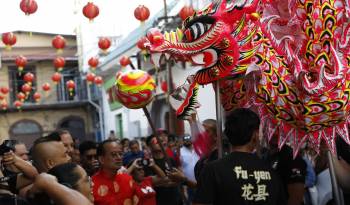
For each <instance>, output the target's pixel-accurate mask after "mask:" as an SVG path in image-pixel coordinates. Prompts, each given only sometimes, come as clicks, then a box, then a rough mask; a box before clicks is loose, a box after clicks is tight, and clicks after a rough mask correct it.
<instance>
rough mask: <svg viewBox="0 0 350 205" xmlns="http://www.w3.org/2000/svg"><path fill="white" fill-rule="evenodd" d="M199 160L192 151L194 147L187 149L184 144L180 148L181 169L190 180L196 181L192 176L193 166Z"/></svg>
mask: <svg viewBox="0 0 350 205" xmlns="http://www.w3.org/2000/svg"><path fill="white" fill-rule="evenodd" d="M198 160H199V156H198V155H197V153H196V152H195V151H194V149H193V148H192V149H189V148H187V147H185V146H183V147H181V149H180V162H181V166H182V170H183V171H184V174H185V176H186V177H187V178H188V179H190V180H192V181H196V178H195V177H194V166H195V165H196V163H197V161H198Z"/></svg>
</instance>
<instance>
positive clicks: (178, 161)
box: [165, 147, 180, 166]
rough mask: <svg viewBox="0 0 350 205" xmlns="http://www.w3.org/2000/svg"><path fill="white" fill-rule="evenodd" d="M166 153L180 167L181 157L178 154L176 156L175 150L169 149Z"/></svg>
mask: <svg viewBox="0 0 350 205" xmlns="http://www.w3.org/2000/svg"><path fill="white" fill-rule="evenodd" d="M165 152H166V154H167V155H168V157H170V158H172V159H173V160H174V161H175V162H176V166H180V156H179V155H178V154H177V155H176V156H175V154H174V152H173V150H172V149H171V148H169V147H167V148H166V149H165Z"/></svg>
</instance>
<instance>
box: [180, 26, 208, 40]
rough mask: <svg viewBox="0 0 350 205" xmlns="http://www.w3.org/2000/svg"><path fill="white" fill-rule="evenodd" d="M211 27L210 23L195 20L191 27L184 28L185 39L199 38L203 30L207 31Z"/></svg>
mask: <svg viewBox="0 0 350 205" xmlns="http://www.w3.org/2000/svg"><path fill="white" fill-rule="evenodd" d="M210 27H211V24H206V23H202V22H196V23H194V24H193V25H192V26H191V27H189V28H188V29H186V31H185V36H186V41H187V42H190V41H194V40H196V39H198V38H200V37H201V36H202V35H203V34H204V33H205V32H207V31H208V30H209V29H210Z"/></svg>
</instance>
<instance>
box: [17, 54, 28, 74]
mask: <svg viewBox="0 0 350 205" xmlns="http://www.w3.org/2000/svg"><path fill="white" fill-rule="evenodd" d="M27 62H28V61H27V58H26V57H24V56H17V58H16V60H15V63H16V65H17V66H18V72H19V73H21V72H22V71H23V68H24V67H25V66H26V65H27Z"/></svg>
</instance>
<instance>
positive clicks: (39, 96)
mask: <svg viewBox="0 0 350 205" xmlns="http://www.w3.org/2000/svg"><path fill="white" fill-rule="evenodd" d="M33 98H34V100H35V102H39V101H40V98H41V95H40V93H38V92H36V93H34V95H33Z"/></svg>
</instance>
